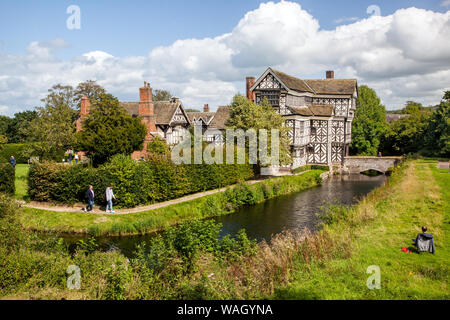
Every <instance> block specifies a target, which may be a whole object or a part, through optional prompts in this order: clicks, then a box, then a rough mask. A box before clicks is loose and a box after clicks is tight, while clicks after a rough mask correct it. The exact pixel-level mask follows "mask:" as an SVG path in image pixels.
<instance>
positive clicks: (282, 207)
mask: <svg viewBox="0 0 450 320" xmlns="http://www.w3.org/2000/svg"><path fill="white" fill-rule="evenodd" d="M385 179H386V178H385V176H377V177H368V176H364V175H360V174H357V175H347V176H342V177H333V178H332V179H330V180H328V181H325V182H324V183H323V184H322V185H321V186H319V187H317V188H313V189H310V190H306V191H304V192H300V193H296V194H291V195H286V196H281V197H278V198H276V199H273V200H269V201H266V202H263V203H260V204H257V205H255V206H251V207H244V208H242V209H240V210H239V211H237V212H235V213H233V214H231V215H228V216H222V217H217V218H215V220H216V221H217V222H221V223H222V224H223V229H222V236H223V235H225V234H230V235H234V234H236V233H237V231H238V230H239V229H242V228H245V229H246V231H247V234H248V235H249V237H251V238H256V239H257V240H262V239H265V240H269V239H270V238H271V237H272V235H273V234H276V233H279V232H281V231H283V230H284V229H303V228H305V227H307V228H308V229H310V230H315V229H316V225H317V223H318V218H317V216H316V214H315V213H316V212H318V211H319V207H320V206H323V205H325V204H327V203H330V202H332V201H337V202H339V203H342V204H347V205H350V204H354V203H355V202H357V201H358V199H360V198H361V197H362V196H364V195H366V194H367V193H369V192H370V191H371V190H372V189H374V188H376V187H377V186H379V185H381V184H383V183H384V181H385Z"/></svg>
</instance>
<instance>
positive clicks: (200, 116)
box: [186, 112, 216, 124]
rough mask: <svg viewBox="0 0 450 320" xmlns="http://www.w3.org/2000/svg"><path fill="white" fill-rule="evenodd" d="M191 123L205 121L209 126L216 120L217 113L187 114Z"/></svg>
mask: <svg viewBox="0 0 450 320" xmlns="http://www.w3.org/2000/svg"><path fill="white" fill-rule="evenodd" d="M186 114H187V116H188V118H189V121H191V122H193V121H198V120H200V119H202V120H203V122H204V123H206V124H209V123H210V122H211V120H212V119H213V118H214V115H215V114H216V113H215V112H186Z"/></svg>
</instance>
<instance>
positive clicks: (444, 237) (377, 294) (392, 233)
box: [275, 162, 450, 299]
mask: <svg viewBox="0 0 450 320" xmlns="http://www.w3.org/2000/svg"><path fill="white" fill-rule="evenodd" d="M449 187H450V174H449V172H448V170H442V169H436V168H435V165H430V164H421V163H418V162H414V163H411V164H410V165H409V167H407V168H406V169H405V171H404V172H403V173H400V176H397V177H394V178H393V180H392V181H391V182H390V183H389V185H387V186H384V187H382V188H379V189H377V190H375V191H374V192H373V193H372V194H371V195H370V196H369V197H367V198H366V199H365V200H363V201H362V202H361V203H360V204H359V205H358V206H356V207H355V208H354V209H353V211H352V212H351V213H352V215H353V217H352V218H350V219H349V218H346V219H343V220H341V221H339V222H337V223H335V224H332V225H331V226H329V227H327V228H326V229H327V230H328V231H329V232H330V234H331V236H332V238H333V239H334V241H342V239H344V238H345V236H343V235H350V237H351V239H352V240H351V241H349V240H347V242H348V243H350V251H351V256H350V257H349V258H342V255H341V258H339V257H337V258H334V259H331V260H328V261H322V262H315V263H312V264H310V265H309V266H308V265H305V264H300V263H298V264H297V265H296V267H295V268H294V269H295V271H294V275H293V279H294V280H293V281H292V282H291V284H290V285H288V286H286V287H284V288H282V289H280V290H278V292H277V293H276V295H275V297H276V298H281V299H449V298H450V293H449V290H448V284H449V274H450V272H449V271H450V269H449V262H450V226H449V218H450V188H449ZM349 221H351V223H349ZM352 224H353V226H352ZM421 225H427V226H428V229H429V231H430V232H432V233H433V234H434V236H435V245H436V254H435V255H432V254H429V253H422V254H416V253H412V254H409V253H404V252H402V251H400V249H401V248H403V247H410V246H411V239H412V238H414V237H415V236H416V234H417V233H418V232H419V231H420V226H421ZM344 241H345V240H344ZM370 265H378V266H379V267H380V269H381V289H380V290H376V289H375V290H369V289H368V288H367V286H366V281H367V278H368V277H369V274H366V269H367V267H368V266H370Z"/></svg>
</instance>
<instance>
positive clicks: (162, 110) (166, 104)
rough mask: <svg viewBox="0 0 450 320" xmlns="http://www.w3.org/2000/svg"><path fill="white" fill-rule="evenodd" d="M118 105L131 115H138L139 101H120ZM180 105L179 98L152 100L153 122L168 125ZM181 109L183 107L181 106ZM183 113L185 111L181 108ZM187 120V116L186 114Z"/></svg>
mask: <svg viewBox="0 0 450 320" xmlns="http://www.w3.org/2000/svg"><path fill="white" fill-rule="evenodd" d="M120 105H121V106H122V107H124V108H125V109H126V110H127V111H128V112H129V113H130V114H131V115H132V116H138V115H139V102H120ZM179 106H182V104H181V101H180V100H176V101H174V102H172V101H154V102H153V110H154V113H155V122H156V124H160V125H168V124H170V121H171V120H172V118H173V115H174V113H175V112H176V111H177V109H178V107H179ZM182 110H183V108H182ZM183 113H184V114H185V115H186V113H185V112H184V110H183ZM186 117H187V118H188V121H190V120H189V117H188V116H187V115H186Z"/></svg>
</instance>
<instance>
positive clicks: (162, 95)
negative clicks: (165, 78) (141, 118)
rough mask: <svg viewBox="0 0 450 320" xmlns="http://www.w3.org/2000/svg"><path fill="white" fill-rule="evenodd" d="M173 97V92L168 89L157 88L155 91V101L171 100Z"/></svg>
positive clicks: (153, 97)
mask: <svg viewBox="0 0 450 320" xmlns="http://www.w3.org/2000/svg"><path fill="white" fill-rule="evenodd" d="M171 98H172V94H171V93H170V92H169V91H167V90H159V89H157V90H155V91H154V92H153V96H152V99H153V101H169V100H170V99H171Z"/></svg>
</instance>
